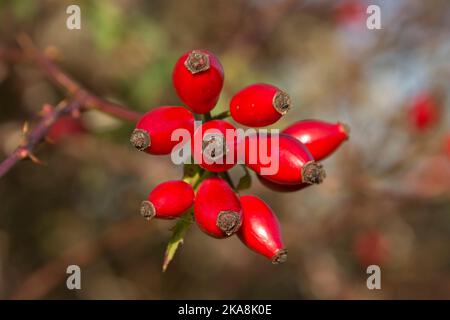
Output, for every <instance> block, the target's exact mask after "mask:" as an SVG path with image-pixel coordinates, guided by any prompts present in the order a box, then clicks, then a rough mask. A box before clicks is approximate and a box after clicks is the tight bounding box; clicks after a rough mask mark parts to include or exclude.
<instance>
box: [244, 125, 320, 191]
mask: <svg viewBox="0 0 450 320" xmlns="http://www.w3.org/2000/svg"><path fill="white" fill-rule="evenodd" d="M276 138H278V156H277V154H276V153H272V148H274V151H275V150H276V140H275V139H276ZM264 146H267V147H264ZM269 160H270V162H269ZM245 165H246V166H247V167H248V168H250V169H252V170H253V171H255V172H256V173H258V174H259V175H261V176H264V178H266V179H267V180H270V181H272V182H275V183H279V184H288V185H298V184H301V183H306V184H316V183H321V182H322V181H323V179H324V178H325V176H326V174H325V170H324V169H323V166H322V164H320V163H319V162H316V161H315V160H314V158H313V156H312V155H311V153H310V152H309V151H308V149H307V148H306V147H305V145H303V144H302V143H301V142H300V141H298V140H296V139H295V138H293V137H291V136H288V135H286V134H279V135H276V134H267V135H261V134H254V135H249V136H247V137H246V138H245ZM270 167H272V168H273V170H270V171H272V172H270V171H269V172H268V171H267V169H268V168H270ZM264 169H265V171H264ZM276 169H277V170H276Z"/></svg>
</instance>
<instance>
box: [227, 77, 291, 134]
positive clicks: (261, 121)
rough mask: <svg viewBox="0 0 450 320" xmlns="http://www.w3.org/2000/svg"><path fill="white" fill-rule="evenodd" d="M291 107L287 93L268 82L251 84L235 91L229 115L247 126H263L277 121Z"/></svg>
mask: <svg viewBox="0 0 450 320" xmlns="http://www.w3.org/2000/svg"><path fill="white" fill-rule="evenodd" d="M290 108H291V99H290V97H289V95H288V94H287V93H286V92H284V91H282V90H280V89H278V88H277V87H275V86H272V85H270V84H262V83H259V84H253V85H250V86H248V87H246V88H244V89H242V90H241V91H239V92H238V93H236V94H235V95H234V96H233V98H232V99H231V102H230V112H231V116H232V117H233V119H234V120H235V121H236V122H239V123H240V124H243V125H245V126H249V127H264V126H268V125H271V124H273V123H275V122H277V121H278V119H280V118H281V116H283V115H285V114H286V113H287V112H288V111H289V109H290Z"/></svg>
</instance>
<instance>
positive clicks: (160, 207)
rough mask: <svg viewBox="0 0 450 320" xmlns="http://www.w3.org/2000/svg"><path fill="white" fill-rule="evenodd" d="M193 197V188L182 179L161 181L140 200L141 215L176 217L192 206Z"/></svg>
mask: <svg viewBox="0 0 450 320" xmlns="http://www.w3.org/2000/svg"><path fill="white" fill-rule="evenodd" d="M194 197H195V194H194V189H193V188H192V186H191V185H190V184H189V183H187V182H184V181H183V180H172V181H166V182H163V183H161V184H159V185H158V186H156V188H154V189H153V190H152V191H151V192H150V194H149V195H148V198H147V200H145V201H142V204H141V210H140V211H141V215H142V216H143V217H144V218H146V219H148V220H150V219H152V218H153V217H155V218H161V219H174V218H177V217H179V216H181V215H182V214H183V213H185V212H186V211H187V210H188V209H189V208H190V207H191V206H192V204H193V203H194Z"/></svg>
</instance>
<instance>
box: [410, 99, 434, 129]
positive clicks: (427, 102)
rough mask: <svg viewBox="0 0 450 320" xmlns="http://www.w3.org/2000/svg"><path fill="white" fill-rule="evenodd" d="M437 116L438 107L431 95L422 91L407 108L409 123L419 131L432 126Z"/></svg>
mask: <svg viewBox="0 0 450 320" xmlns="http://www.w3.org/2000/svg"><path fill="white" fill-rule="evenodd" d="M438 118H439V107H438V105H437V103H436V100H435V99H434V97H433V96H431V95H430V94H428V93H422V94H420V95H418V96H417V97H415V98H414V101H413V102H412V105H411V107H410V109H409V121H410V123H411V125H412V126H413V127H414V128H415V129H417V130H420V131H423V130H426V129H429V128H430V127H432V126H433V125H434V124H436V122H437V121H438Z"/></svg>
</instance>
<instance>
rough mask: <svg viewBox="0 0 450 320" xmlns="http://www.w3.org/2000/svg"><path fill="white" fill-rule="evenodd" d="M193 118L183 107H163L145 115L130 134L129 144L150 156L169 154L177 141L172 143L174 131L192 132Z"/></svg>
mask: <svg viewBox="0 0 450 320" xmlns="http://www.w3.org/2000/svg"><path fill="white" fill-rule="evenodd" d="M194 121H195V119H194V116H193V115H192V113H191V112H190V111H189V110H187V109H185V108H183V107H171V106H164V107H158V108H155V109H153V110H151V111H149V112H147V113H145V114H144V115H143V116H142V118H141V119H140V120H139V121H138V123H137V125H136V129H134V131H133V133H132V134H131V138H130V142H131V144H132V145H133V146H134V147H135V148H136V149H138V150H141V151H145V152H147V153H150V154H158V155H161V154H169V153H170V152H171V151H172V149H173V147H174V146H175V145H176V144H178V141H172V140H171V135H172V132H173V131H174V130H175V129H186V130H188V131H189V133H190V134H191V136H192V134H193V132H194Z"/></svg>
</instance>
